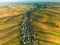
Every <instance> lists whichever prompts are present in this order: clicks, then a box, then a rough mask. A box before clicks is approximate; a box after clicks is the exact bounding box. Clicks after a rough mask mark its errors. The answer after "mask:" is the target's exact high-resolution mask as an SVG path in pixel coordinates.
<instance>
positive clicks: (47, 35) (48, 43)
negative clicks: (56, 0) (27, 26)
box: [0, 4, 60, 45]
mask: <svg viewBox="0 0 60 45" xmlns="http://www.w3.org/2000/svg"><path fill="white" fill-rule="evenodd" d="M33 9H34V10H33ZM32 10H33V11H32ZM27 12H28V15H30V17H29V19H30V21H31V25H32V26H33V29H34V33H33V34H34V39H35V41H36V45H60V5H58V4H56V5H54V4H51V5H46V4H44V5H41V4H39V6H38V5H36V4H20V5H18V4H11V5H10V4H9V5H0V45H20V41H19V37H20V36H19V35H20V32H19V29H20V28H19V26H21V25H20V23H22V20H23V17H24V16H25V15H27V14H26V13H27ZM27 17H28V16H27ZM26 19H27V18H26Z"/></svg>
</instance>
